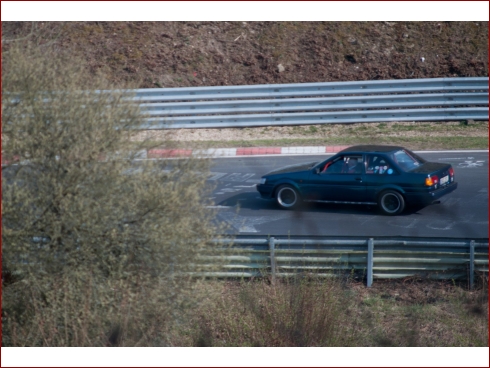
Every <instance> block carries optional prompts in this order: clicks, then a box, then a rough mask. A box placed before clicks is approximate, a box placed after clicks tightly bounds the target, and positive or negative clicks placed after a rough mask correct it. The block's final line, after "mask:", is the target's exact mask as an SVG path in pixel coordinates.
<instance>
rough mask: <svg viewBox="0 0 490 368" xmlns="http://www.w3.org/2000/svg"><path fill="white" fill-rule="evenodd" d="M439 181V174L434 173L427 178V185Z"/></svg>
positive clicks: (429, 185)
mask: <svg viewBox="0 0 490 368" xmlns="http://www.w3.org/2000/svg"><path fill="white" fill-rule="evenodd" d="M437 183H439V178H438V177H437V175H432V176H429V177H427V178H425V185H427V186H428V187H431V186H433V185H436V184H437Z"/></svg>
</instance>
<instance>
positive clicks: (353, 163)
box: [323, 156, 363, 174]
mask: <svg viewBox="0 0 490 368" xmlns="http://www.w3.org/2000/svg"><path fill="white" fill-rule="evenodd" d="M327 165H328V166H326V168H325V169H324V171H323V173H325V174H362V165H363V160H362V156H341V157H339V158H338V159H337V160H336V161H334V162H331V163H328V164H327Z"/></svg>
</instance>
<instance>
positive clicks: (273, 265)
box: [269, 237, 276, 283]
mask: <svg viewBox="0 0 490 368" xmlns="http://www.w3.org/2000/svg"><path fill="white" fill-rule="evenodd" d="M274 250H275V239H274V237H271V238H270V239H269V252H270V258H271V275H272V283H275V282H276V258H275V255H274Z"/></svg>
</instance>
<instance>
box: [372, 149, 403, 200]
mask: <svg viewBox="0 0 490 368" xmlns="http://www.w3.org/2000/svg"><path fill="white" fill-rule="evenodd" d="M365 158H366V165H365V168H366V171H365V176H364V180H363V182H364V183H365V185H366V198H367V200H368V201H372V202H376V194H377V193H378V192H379V188H382V187H383V186H385V185H386V184H395V185H398V184H399V183H398V181H399V180H398V179H399V177H400V175H399V172H398V168H397V167H396V166H395V165H394V163H393V162H392V161H391V160H390V159H389V158H388V157H386V156H385V155H383V154H377V153H372V154H367V155H366V157H365Z"/></svg>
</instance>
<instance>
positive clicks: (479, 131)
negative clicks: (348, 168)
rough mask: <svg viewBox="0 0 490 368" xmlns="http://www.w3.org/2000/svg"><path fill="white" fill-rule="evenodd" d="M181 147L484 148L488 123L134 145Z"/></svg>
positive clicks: (198, 136)
mask: <svg viewBox="0 0 490 368" xmlns="http://www.w3.org/2000/svg"><path fill="white" fill-rule="evenodd" d="M145 139H146V140H150V141H152V142H153V144H154V145H155V146H158V145H159V142H166V144H168V142H169V141H171V142H172V144H173V145H174V146H175V147H182V148H227V147H233V148H234V147H261V146H262V147H263V146H276V147H277V146H279V147H280V146H325V145H355V144H363V143H373V142H376V143H379V144H398V145H402V146H407V147H408V148H411V149H429V150H434V149H488V121H477V122H472V123H470V124H465V123H464V122H394V123H364V124H325V125H304V126H283V127H258V128H237V129H232V128H227V129H175V130H167V131H159V130H146V131H141V132H138V133H135V134H134V135H133V137H132V140H133V141H134V142H139V141H142V140H145Z"/></svg>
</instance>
